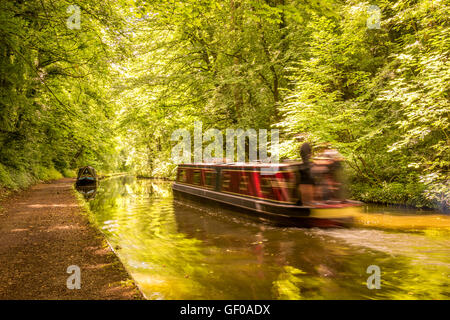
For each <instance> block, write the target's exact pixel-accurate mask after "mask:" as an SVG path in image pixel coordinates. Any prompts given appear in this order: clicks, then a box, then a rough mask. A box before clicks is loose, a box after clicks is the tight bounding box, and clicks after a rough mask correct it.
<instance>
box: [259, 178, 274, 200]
mask: <svg viewBox="0 0 450 320" xmlns="http://www.w3.org/2000/svg"><path fill="white" fill-rule="evenodd" d="M261 193H262V194H263V196H264V198H268V199H273V198H274V194H273V190H272V181H271V178H268V177H261Z"/></svg>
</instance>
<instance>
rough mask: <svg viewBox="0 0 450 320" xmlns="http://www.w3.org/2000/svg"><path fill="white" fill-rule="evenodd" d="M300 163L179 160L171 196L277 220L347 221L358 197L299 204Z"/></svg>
mask: <svg viewBox="0 0 450 320" xmlns="http://www.w3.org/2000/svg"><path fill="white" fill-rule="evenodd" d="M301 165H302V163H301V162H292V161H291V162H287V163H279V164H263V163H240V164H239V163H233V164H230V163H224V164H216V163H199V164H181V165H179V166H178V168H177V177H176V181H175V182H174V183H173V185H172V189H173V192H174V197H175V199H190V200H200V201H201V202H202V203H206V202H208V203H214V204H216V205H217V204H219V207H224V208H228V209H229V208H231V209H233V210H238V211H242V212H245V213H250V214H255V215H257V216H260V217H261V216H262V217H264V218H268V219H269V220H271V219H274V220H275V221H277V222H281V223H282V224H287V225H295V226H299V227H324V228H325V227H346V226H350V225H351V224H352V223H353V217H354V216H355V215H356V214H357V213H358V212H359V210H360V206H361V203H360V202H358V201H352V200H347V199H338V198H336V197H334V198H331V197H330V198H328V199H320V201H315V202H313V203H312V204H308V205H303V204H302V203H301V195H300V194H299V193H300V191H299V188H298V185H299V183H300V178H301V177H300V172H301V170H300V169H301ZM336 184H337V183H335V185H336ZM320 187H321V184H320V183H317V184H316V185H315V188H320ZM322 187H323V186H322ZM321 194H322V195H324V194H325V193H324V192H322V193H321ZM315 200H317V199H315Z"/></svg>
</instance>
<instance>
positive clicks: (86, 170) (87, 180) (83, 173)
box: [76, 166, 97, 186]
mask: <svg viewBox="0 0 450 320" xmlns="http://www.w3.org/2000/svg"><path fill="white" fill-rule="evenodd" d="M96 184H97V173H96V171H95V169H94V168H93V167H91V166H85V167H81V168H79V169H78V174H77V181H76V185H77V186H86V185H96Z"/></svg>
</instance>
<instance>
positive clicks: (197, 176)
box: [192, 170, 202, 185]
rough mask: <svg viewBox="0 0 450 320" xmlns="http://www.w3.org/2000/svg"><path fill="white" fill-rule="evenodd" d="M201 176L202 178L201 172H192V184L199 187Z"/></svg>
mask: <svg viewBox="0 0 450 320" xmlns="http://www.w3.org/2000/svg"><path fill="white" fill-rule="evenodd" d="M201 176H202V172H201V171H200V170H194V176H193V179H192V183H193V184H197V185H200V184H201Z"/></svg>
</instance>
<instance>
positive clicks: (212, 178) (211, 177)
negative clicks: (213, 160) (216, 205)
mask: <svg viewBox="0 0 450 320" xmlns="http://www.w3.org/2000/svg"><path fill="white" fill-rule="evenodd" d="M215 185H216V173H215V172H213V171H205V186H207V187H211V188H214V186H215Z"/></svg>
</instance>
